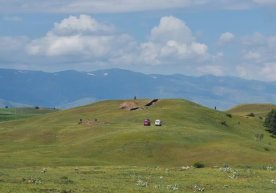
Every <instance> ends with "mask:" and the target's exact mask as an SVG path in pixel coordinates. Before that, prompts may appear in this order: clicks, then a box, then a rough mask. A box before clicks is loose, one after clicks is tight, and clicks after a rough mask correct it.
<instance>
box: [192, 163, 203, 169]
mask: <svg viewBox="0 0 276 193" xmlns="http://www.w3.org/2000/svg"><path fill="white" fill-rule="evenodd" d="M193 166H194V167H195V168H204V167H205V165H204V164H203V163H202V162H195V163H194V164H193Z"/></svg>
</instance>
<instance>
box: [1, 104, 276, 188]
mask: <svg viewBox="0 0 276 193" xmlns="http://www.w3.org/2000/svg"><path fill="white" fill-rule="evenodd" d="M148 101H149V100H135V101H133V100H131V101H127V102H128V103H129V104H133V103H135V105H137V106H139V107H140V108H139V109H138V110H134V111H129V110H127V109H122V108H120V107H121V105H122V104H123V103H125V102H126V101H125V100H119V101H103V102H99V103H95V104H91V105H87V106H82V107H78V108H74V109H70V110H65V111H56V112H51V113H46V114H41V115H36V116H31V117H29V118H24V119H23V118H20V119H17V120H9V121H3V122H0V192H1V193H7V192H12V193H17V192H20V193H25V192H26V193H29V192H30V193H31V192H43V193H47V192H48V193H52V192H53V193H54V192H56V193H69V192H70V193H78V192H105V193H106V192H120V193H122V192H126V193H131V192H219V193H221V192H225V193H230V192H234V193H239V192H243V193H244V192H260V193H263V192H268V193H270V192H271V193H272V192H275V190H276V171H275V167H276V147H275V143H276V142H275V138H274V136H271V135H270V134H269V133H267V132H266V131H265V128H264V127H263V119H260V117H259V116H255V117H250V116H244V115H240V114H235V113H230V112H223V111H218V110H214V109H209V108H207V107H203V106H201V105H199V104H196V103H192V102H190V101H186V100H182V99H174V100H160V101H158V102H157V103H155V104H153V105H152V106H150V107H145V106H144V105H145V104H146V103H147V102H148ZM255 110H256V109H255ZM257 110H258V109H257ZM250 112H255V111H254V109H253V108H251V109H250ZM239 113H240V112H239ZM146 118H149V119H151V120H152V121H153V122H154V120H155V119H161V120H162V121H163V125H162V126H161V127H156V126H154V125H152V126H148V127H145V126H144V125H143V120H144V119H146ZM260 134H262V135H263V138H262V139H260V138H256V136H259V135H260Z"/></svg>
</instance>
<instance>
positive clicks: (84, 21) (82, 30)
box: [50, 15, 115, 35]
mask: <svg viewBox="0 0 276 193" xmlns="http://www.w3.org/2000/svg"><path fill="white" fill-rule="evenodd" d="M114 32H115V29H114V27H112V26H110V25H106V24H103V23H100V22H98V21H97V20H95V19H94V18H91V17H90V16H89V15H80V16H79V17H76V16H70V17H68V18H65V19H63V20H62V21H61V22H60V23H55V24H54V29H53V30H52V31H51V32H50V33H52V34H55V35H74V34H112V33H114Z"/></svg>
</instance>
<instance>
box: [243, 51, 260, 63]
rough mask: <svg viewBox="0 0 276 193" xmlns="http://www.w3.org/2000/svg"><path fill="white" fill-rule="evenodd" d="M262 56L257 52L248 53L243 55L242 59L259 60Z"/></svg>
mask: <svg viewBox="0 0 276 193" xmlns="http://www.w3.org/2000/svg"><path fill="white" fill-rule="evenodd" d="M261 57H262V55H261V54H260V53H259V52H254V51H249V52H247V53H246V54H245V55H244V58H245V59H247V60H255V61H256V60H259V59H261Z"/></svg>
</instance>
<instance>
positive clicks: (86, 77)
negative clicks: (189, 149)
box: [0, 69, 276, 109]
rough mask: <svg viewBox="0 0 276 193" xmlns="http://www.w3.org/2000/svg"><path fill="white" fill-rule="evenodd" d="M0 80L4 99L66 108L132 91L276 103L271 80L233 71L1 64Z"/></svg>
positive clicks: (220, 102)
mask: <svg viewBox="0 0 276 193" xmlns="http://www.w3.org/2000/svg"><path fill="white" fill-rule="evenodd" d="M0 81H1V84H0V89H1V92H0V99H2V100H3V101H6V102H8V101H13V103H20V104H28V105H39V106H47V107H63V108H68V107H72V106H78V105H82V104H87V103H89V102H94V101H99V100H105V99H127V98H128V99H129V98H133V97H134V96H136V97H137V98H186V99H189V100H192V101H195V102H198V103H201V104H203V105H206V106H209V107H213V106H217V107H218V108H223V109H225V108H229V107H231V106H234V105H237V104H240V103H276V82H262V81H256V80H244V79H240V78H235V77H215V76H202V77H190V76H185V75H181V74H175V75H159V74H142V73H137V72H132V71H128V70H121V69H107V70H98V71H94V72H78V71H62V72H55V73H48V72H40V71H21V70H11V69H0ZM0 104H1V105H2V106H3V105H4V104H5V103H3V102H1V101H0Z"/></svg>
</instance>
